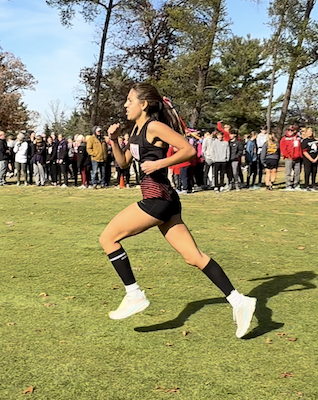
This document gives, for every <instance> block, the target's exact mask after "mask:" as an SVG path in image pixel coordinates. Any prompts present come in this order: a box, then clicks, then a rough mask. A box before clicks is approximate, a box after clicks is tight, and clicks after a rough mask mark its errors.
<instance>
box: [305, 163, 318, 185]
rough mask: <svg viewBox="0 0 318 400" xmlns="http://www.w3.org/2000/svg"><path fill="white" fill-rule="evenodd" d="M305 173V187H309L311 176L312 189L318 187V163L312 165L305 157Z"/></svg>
mask: <svg viewBox="0 0 318 400" xmlns="http://www.w3.org/2000/svg"><path fill="white" fill-rule="evenodd" d="M304 171H305V187H306V188H307V187H309V180H310V175H311V183H312V187H313V188H315V187H316V175H317V163H312V162H311V161H309V160H308V159H307V158H306V157H304Z"/></svg>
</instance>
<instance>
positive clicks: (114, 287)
mask: <svg viewBox="0 0 318 400" xmlns="http://www.w3.org/2000/svg"><path fill="white" fill-rule="evenodd" d="M86 286H87V285H86ZM119 287H120V286H119V285H117V284H116V285H114V286H113V287H112V289H113V290H116V289H119Z"/></svg>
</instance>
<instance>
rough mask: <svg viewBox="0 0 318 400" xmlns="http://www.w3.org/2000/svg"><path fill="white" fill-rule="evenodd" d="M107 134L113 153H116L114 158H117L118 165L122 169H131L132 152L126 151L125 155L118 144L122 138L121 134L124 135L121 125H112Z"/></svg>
mask: <svg viewBox="0 0 318 400" xmlns="http://www.w3.org/2000/svg"><path fill="white" fill-rule="evenodd" d="M107 133H108V135H109V138H110V142H111V145H112V149H113V153H114V157H115V159H116V161H117V162H118V165H119V166H120V168H122V169H125V168H127V167H129V165H130V163H131V161H132V155H131V152H130V150H126V151H125V153H124V152H123V151H122V149H121V148H120V146H119V144H118V137H119V136H121V134H122V131H121V128H120V125H119V124H113V125H111V126H110V127H109V128H108V130H107Z"/></svg>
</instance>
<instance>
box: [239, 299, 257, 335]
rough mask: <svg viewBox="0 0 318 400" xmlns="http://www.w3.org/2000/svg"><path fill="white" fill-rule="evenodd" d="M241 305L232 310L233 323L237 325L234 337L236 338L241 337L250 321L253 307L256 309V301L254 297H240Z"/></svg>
mask: <svg viewBox="0 0 318 400" xmlns="http://www.w3.org/2000/svg"><path fill="white" fill-rule="evenodd" d="M242 298H243V299H242V301H243V303H242V305H241V306H240V307H238V308H236V309H235V310H234V314H233V315H234V318H233V319H234V321H235V322H236V324H237V330H236V336H237V337H238V338H241V337H243V336H244V335H245V334H246V332H247V330H248V328H249V326H250V323H251V320H252V317H253V314H254V311H255V307H256V301H257V300H256V299H255V297H247V296H243V295H242Z"/></svg>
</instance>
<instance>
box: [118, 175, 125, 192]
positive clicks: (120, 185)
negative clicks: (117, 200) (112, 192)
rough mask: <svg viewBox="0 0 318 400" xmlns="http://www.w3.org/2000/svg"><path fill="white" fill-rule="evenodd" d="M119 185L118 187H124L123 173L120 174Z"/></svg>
mask: <svg viewBox="0 0 318 400" xmlns="http://www.w3.org/2000/svg"><path fill="white" fill-rule="evenodd" d="M119 187H120V189H124V188H125V182H124V175H120V181H119Z"/></svg>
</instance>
